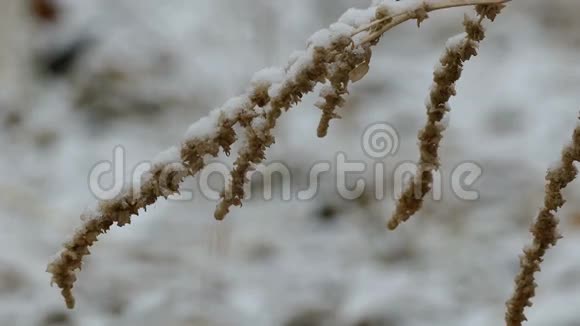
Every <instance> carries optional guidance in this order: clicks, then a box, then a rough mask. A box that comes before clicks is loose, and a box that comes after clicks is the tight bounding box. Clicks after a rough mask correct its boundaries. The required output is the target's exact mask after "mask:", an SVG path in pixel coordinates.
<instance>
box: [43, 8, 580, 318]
mask: <svg viewBox="0 0 580 326" xmlns="http://www.w3.org/2000/svg"><path fill="white" fill-rule="evenodd" d="M506 2H508V0H440V1H435V0H425V1H412V0H408V1H401V2H398V3H393V2H391V1H385V2H379V3H377V4H376V5H374V6H373V7H370V8H368V9H365V10H355V9H351V10H349V11H348V12H346V13H345V14H344V15H343V16H342V18H341V19H340V20H339V21H338V22H337V23H335V24H333V25H331V26H330V27H329V28H328V29H324V30H321V31H319V32H317V33H315V34H314V35H313V36H312V37H311V38H310V39H309V41H308V47H307V49H306V50H305V51H298V52H296V53H295V54H294V55H293V56H292V57H291V59H290V61H289V62H288V64H287V65H286V66H285V67H282V68H268V69H265V70H262V71H260V72H258V73H257V74H256V75H255V76H254V78H253V80H252V83H251V86H250V88H249V89H248V90H247V91H246V93H244V94H243V95H241V96H238V97H235V98H233V99H231V100H230V101H228V102H227V103H226V104H225V105H224V106H223V107H221V108H219V109H217V110H214V111H213V112H212V113H210V115H209V116H208V117H205V118H203V119H201V120H200V121H198V122H197V123H195V124H193V125H192V126H191V128H190V129H189V130H188V132H187V135H186V139H185V140H184V141H183V142H182V144H181V146H180V148H177V147H174V148H171V149H169V150H168V151H166V152H164V153H162V154H160V155H159V156H158V158H157V159H155V161H154V164H153V168H152V169H151V170H150V171H149V172H148V174H147V175H146V177H145V180H143V182H142V184H141V185H139V187H138V188H136V189H135V188H133V187H132V186H131V187H128V188H127V189H126V191H125V193H124V194H123V195H121V196H120V197H118V198H115V199H113V200H109V201H102V202H100V203H99V205H98V207H97V209H95V210H94V211H89V212H86V213H85V214H83V220H84V224H83V225H82V227H81V228H80V229H78V231H77V232H76V233H75V234H74V235H73V237H72V239H70V240H69V241H68V242H66V243H65V245H64V249H63V250H62V251H61V252H60V253H59V255H58V257H57V258H56V259H55V261H53V262H52V263H50V264H49V266H48V272H50V273H51V274H52V281H53V282H54V283H55V284H56V285H58V286H59V288H61V290H62V295H63V297H64V298H65V301H66V304H67V306H68V307H69V308H73V307H74V305H75V301H74V297H73V294H72V289H73V287H74V283H75V281H76V273H77V271H78V270H80V268H81V267H82V263H83V257H85V256H86V255H88V254H89V253H90V252H89V248H90V247H91V246H92V245H93V244H94V243H95V242H96V241H97V239H98V237H99V235H101V234H102V233H105V232H107V231H108V230H109V229H110V228H111V227H112V226H113V225H114V224H117V225H118V226H124V225H125V224H128V223H130V222H131V217H132V216H135V215H137V214H138V213H139V211H140V210H141V209H146V208H147V207H148V206H150V205H152V204H153V203H155V202H156V201H157V200H158V199H159V198H161V197H165V198H167V197H168V196H170V195H172V194H175V193H178V192H179V187H180V183H181V182H182V181H183V179H184V178H185V177H187V176H193V175H195V174H197V173H198V172H200V171H201V170H202V169H203V168H204V166H205V165H206V163H207V159H208V158H209V157H216V156H217V155H218V154H219V153H220V151H223V152H224V153H226V154H227V155H229V154H230V152H231V150H232V146H233V145H234V143H236V142H237V140H238V139H239V138H240V137H239V135H238V134H236V129H235V127H242V129H243V130H244V134H245V137H244V139H245V142H244V143H243V144H242V145H241V148H240V149H239V151H238V152H237V159H236V161H235V167H234V169H233V171H232V172H231V179H230V181H229V184H228V185H227V187H226V189H224V190H223V192H222V194H221V201H220V202H219V203H218V205H217V207H216V210H215V218H216V219H218V220H222V219H224V218H225V217H226V215H227V214H228V213H229V212H230V209H231V208H232V206H241V205H242V199H243V198H244V195H245V193H244V185H245V183H246V182H247V181H248V180H247V175H248V173H249V172H250V171H251V170H252V169H253V168H254V167H255V166H256V165H257V164H259V163H261V162H262V161H263V160H264V159H265V153H266V150H267V148H269V147H270V146H271V145H272V144H274V141H275V139H274V136H273V133H272V132H273V130H274V129H275V127H276V124H277V120H278V119H279V118H280V116H281V115H282V113H284V112H286V111H288V110H289V109H290V108H292V107H293V106H294V105H295V104H297V103H299V102H300V101H301V100H302V97H303V96H304V95H305V94H307V93H309V92H312V91H313V89H314V87H315V86H316V85H317V84H326V86H324V87H323V88H322V90H321V93H320V98H321V100H320V101H319V102H318V103H317V107H318V108H320V110H321V111H322V117H321V119H320V123H319V126H318V136H319V137H324V136H326V135H327V134H328V133H329V127H330V123H331V120H332V119H335V118H338V117H339V116H338V114H337V113H336V111H337V110H338V109H339V108H340V107H341V106H342V105H343V104H344V102H345V99H344V97H345V96H346V95H347V94H348V86H349V85H350V84H351V83H354V82H357V81H359V80H361V79H362V78H364V76H365V75H366V73H367V72H368V71H369V69H370V67H369V66H370V63H371V58H372V48H373V47H374V46H375V45H377V44H378V43H379V42H380V40H381V38H382V36H383V34H384V33H386V32H387V31H389V30H391V29H392V28H394V27H395V26H397V25H399V24H401V23H403V22H405V21H407V20H416V21H417V24H418V25H420V24H421V22H422V21H424V20H425V19H427V18H428V13H430V12H433V11H437V10H442V9H448V8H453V7H460V6H473V7H474V9H475V12H476V14H477V15H476V16H475V17H470V16H466V17H465V19H464V22H463V25H464V27H465V33H463V34H460V35H457V36H454V37H452V38H451V39H450V40H449V41H448V43H447V44H446V46H445V50H444V53H443V55H442V56H441V58H440V62H439V64H438V66H437V67H436V69H435V71H434V74H433V77H434V78H433V85H432V87H431V90H430V94H429V96H428V101H427V104H426V106H427V122H426V124H425V126H424V127H423V129H422V130H421V131H420V133H419V148H420V159H419V168H418V171H417V175H416V176H415V178H414V180H413V181H412V182H411V183H410V184H409V185H407V188H406V190H405V192H404V193H403V194H402V196H401V198H400V199H399V202H398V205H397V207H396V209H395V212H394V214H393V216H392V217H391V219H390V220H389V222H388V227H389V228H390V229H395V228H397V227H398V226H399V225H400V224H401V223H402V222H405V221H407V220H408V219H409V218H410V217H411V216H413V215H414V214H415V213H417V212H418V211H419V210H420V209H421V207H422V204H423V199H424V198H425V196H426V195H427V194H428V193H429V192H430V191H431V187H432V183H433V173H434V171H436V170H438V168H439V166H440V155H439V145H440V143H441V141H442V138H443V132H444V131H445V125H444V124H443V123H442V120H443V119H444V116H445V115H446V114H448V112H449V111H450V106H449V100H450V98H451V97H452V96H454V95H455V94H456V89H455V86H456V83H457V81H458V80H459V79H460V77H461V73H462V70H463V66H464V64H465V63H466V62H467V61H468V60H469V59H471V58H472V57H473V56H475V55H477V50H478V47H479V45H480V42H481V41H483V39H484V37H485V28H484V27H483V24H484V22H485V21H486V20H489V21H494V20H495V18H496V16H497V15H498V14H499V13H500V11H501V10H502V9H503V8H504V7H505V3H506ZM579 160H580V130H578V129H577V130H576V131H575V133H574V137H573V142H572V144H571V145H569V146H568V147H566V149H565V150H564V153H563V155H562V163H561V165H560V166H558V167H557V168H555V169H552V170H550V172H549V173H548V176H547V181H548V184H547V186H546V199H545V204H544V205H545V207H544V208H543V209H542V211H541V212H540V214H539V215H538V218H537V221H536V223H535V224H534V226H533V227H532V234H533V243H532V245H531V246H529V247H526V249H525V250H524V255H523V256H522V258H521V271H520V273H519V274H518V276H517V278H516V287H515V290H514V294H513V296H512V298H511V299H510V300H509V301H508V303H507V311H506V317H505V319H506V323H507V324H508V325H521V324H522V323H523V322H524V321H525V316H524V308H525V307H526V306H531V299H532V297H533V296H534V293H535V292H534V289H535V287H536V284H535V281H534V274H535V273H536V272H537V271H539V266H540V263H541V262H542V259H543V257H544V254H545V252H546V250H547V249H548V248H549V247H551V246H553V245H555V243H556V240H557V239H558V238H559V237H560V235H559V233H558V231H557V230H556V226H557V219H556V217H555V216H554V214H555V212H556V211H557V210H558V209H559V208H560V207H561V206H562V205H563V204H564V200H563V198H562V195H561V190H562V189H563V188H564V187H565V186H566V185H567V184H568V183H570V182H571V181H572V180H573V179H574V178H575V177H576V173H577V171H576V169H575V167H574V162H577V161H579Z"/></svg>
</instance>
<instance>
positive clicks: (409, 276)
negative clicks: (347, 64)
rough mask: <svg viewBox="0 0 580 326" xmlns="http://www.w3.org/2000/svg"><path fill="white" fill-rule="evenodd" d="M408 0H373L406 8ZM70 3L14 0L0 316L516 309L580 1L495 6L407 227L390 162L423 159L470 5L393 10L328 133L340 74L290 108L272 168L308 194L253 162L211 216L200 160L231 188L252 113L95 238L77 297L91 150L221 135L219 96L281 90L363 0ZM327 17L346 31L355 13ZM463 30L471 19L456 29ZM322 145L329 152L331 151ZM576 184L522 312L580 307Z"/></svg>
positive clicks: (5, 97)
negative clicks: (146, 203) (52, 64)
mask: <svg viewBox="0 0 580 326" xmlns="http://www.w3.org/2000/svg"><path fill="white" fill-rule="evenodd" d="M409 1H410V0H401V1H399V2H397V3H396V2H395V1H386V0H385V1H380V2H376V3H375V4H376V5H377V6H378V5H379V4H381V3H384V4H386V5H388V6H389V7H390V8H399V9H391V10H402V9H401V8H403V6H408V5H409V4H410V3H411V2H409ZM59 2H60V3H63V4H64V5H66V6H67V8H68V10H67V18H66V19H65V21H63V22H62V24H61V25H59V26H58V27H55V28H41V29H40V30H38V29H35V28H33V26H31V25H30V23H29V22H30V20H27V19H24V18H22V17H21V16H19V15H21V14H19V12H18V10H24V6H20V5H19V4H20V3H22V1H18V0H7V1H0V27H2V28H0V41H1V42H2V47H0V125H1V127H0V149H1V150H2V155H0V246H1V247H2V248H3V250H1V251H0V325H14V326H20V325H22V326H25V325H49V324H55V323H56V321H62V323H61V324H68V325H89V326H90V325H143V326H157V325H221V326H244V325H252V326H271V325H292V322H294V324H295V325H296V324H299V322H300V321H301V320H302V321H303V323H307V322H305V321H304V319H307V320H308V316H310V318H314V317H316V318H319V319H321V320H322V321H316V320H314V321H313V320H308V322H310V324H313V325H319V324H323V325H341V326H342V325H345V326H352V325H363V324H372V325H412V326H423V325H449V326H456V325H457V326H459V325H461V326H463V325H470V326H471V325H473V326H487V325H501V324H503V314H504V302H505V300H506V299H507V297H508V295H509V292H510V291H511V289H512V287H513V277H514V275H515V271H516V270H517V266H518V255H519V254H520V253H521V249H522V247H523V246H524V244H526V243H528V242H529V239H530V235H529V232H528V229H529V224H530V223H531V222H532V221H533V219H534V217H535V215H536V214H537V211H538V209H539V207H540V206H541V205H542V200H543V188H544V185H545V179H544V177H545V173H546V169H547V168H548V167H551V168H555V167H557V165H550V164H552V162H554V161H556V160H557V159H558V157H559V156H560V154H561V150H562V147H563V146H564V145H565V144H567V143H568V142H569V140H570V136H571V134H572V130H573V128H574V127H576V126H578V120H577V117H578V109H579V105H578V103H579V95H578V94H579V93H578V87H577V85H580V63H579V61H578V51H579V48H578V44H580V35H579V33H577V31H578V30H580V21H579V20H578V19H577V18H576V16H577V12H578V11H579V10H580V2H577V1H569V0H553V1H552V2H550V3H549V4H548V3H547V2H546V1H545V0H527V1H523V0H522V1H512V2H510V4H509V6H508V8H506V10H505V12H504V13H502V15H501V16H499V17H498V18H497V20H496V22H494V23H488V22H486V23H485V25H486V29H487V38H486V39H485V40H484V41H483V43H482V45H481V51H480V55H478V56H477V57H474V58H472V59H471V60H470V61H469V62H468V63H466V65H465V69H464V71H463V75H462V78H461V80H460V81H459V82H458V83H457V96H456V97H453V99H452V100H451V105H452V107H453V111H452V112H449V113H448V114H447V115H448V116H449V118H450V119H452V120H453V121H452V124H450V125H449V124H448V122H447V120H444V121H443V122H442V123H441V126H442V127H447V129H446V131H445V135H444V138H443V140H442V146H441V164H442V166H441V176H442V198H443V200H442V201H431V200H429V201H428V202H426V203H425V207H424V210H423V212H422V213H421V214H419V215H418V216H416V217H414V218H412V219H411V220H410V221H409V222H408V223H406V224H404V225H402V228H401V229H400V230H398V231H396V232H387V231H386V230H385V229H384V223H385V219H386V217H387V216H389V215H390V214H391V213H392V211H393V209H394V207H393V200H392V195H393V186H392V183H393V181H394V179H395V176H396V174H397V172H404V171H401V170H407V169H410V168H411V167H413V166H414V165H413V164H412V162H415V161H416V160H417V157H418V155H419V153H418V149H417V147H416V141H417V131H418V130H419V128H421V127H422V126H423V125H424V123H425V120H426V116H425V106H424V103H422V102H423V99H424V98H425V95H426V94H427V93H428V87H429V86H430V84H431V83H432V79H433V68H434V67H433V65H434V63H436V62H437V61H438V59H439V57H440V54H441V53H442V52H443V51H444V50H445V46H446V40H447V38H448V37H449V36H452V35H453V34H455V33H459V32H461V31H462V18H463V14H464V13H468V14H469V13H472V10H471V9H453V10H449V11H448V12H445V13H443V12H441V13H438V12H434V13H431V18H430V19H429V20H428V21H426V22H425V24H424V25H423V26H422V27H421V29H419V30H417V28H416V26H415V25H414V24H413V22H410V23H407V24H403V25H401V26H400V27H398V28H396V29H393V30H392V31H389V32H388V34H386V35H385V37H384V38H383V39H382V40H381V43H380V44H379V46H377V47H376V48H374V49H373V50H374V53H373V61H372V65H371V70H370V72H369V73H368V75H367V76H366V77H365V78H364V79H362V80H361V81H360V82H357V83H356V84H353V85H352V86H351V87H350V89H349V91H350V94H349V95H348V96H346V99H347V103H346V105H345V107H344V108H343V109H341V115H343V116H344V119H342V120H336V121H333V123H332V125H331V128H330V130H329V133H328V136H327V137H326V138H324V139H318V138H317V137H316V128H317V125H318V122H319V120H320V114H321V113H320V110H318V109H316V108H315V107H314V103H315V102H316V101H318V100H319V93H320V91H321V90H322V91H323V92H325V91H328V89H325V88H324V86H319V87H317V88H316V89H315V90H314V92H313V94H312V95H310V96H306V97H305V98H304V100H303V103H301V104H300V105H298V106H297V107H296V108H295V109H293V110H291V111H290V112H288V113H285V114H284V115H283V116H282V117H281V118H280V119H279V120H278V122H277V127H276V129H275V130H274V135H275V136H276V143H275V144H274V145H273V146H271V148H269V149H268V151H267V160H266V161H265V162H264V163H265V166H263V167H262V168H260V169H258V170H259V171H271V169H268V167H269V166H268V164H269V163H272V162H276V163H283V164H284V165H285V166H287V167H288V168H289V169H290V171H291V173H290V175H291V177H292V184H291V185H292V191H293V193H294V191H295V190H296V192H298V191H301V190H305V189H308V185H309V184H310V185H317V186H318V188H315V189H310V192H311V193H314V194H315V196H314V198H312V199H309V200H298V199H296V198H297V197H298V196H293V198H295V199H293V200H291V201H287V200H283V199H281V190H282V189H283V188H282V186H281V184H280V180H281V178H279V176H278V174H275V175H272V178H271V179H272V180H273V190H272V195H273V199H271V200H266V199H263V197H264V196H263V195H262V188H263V182H262V181H263V179H264V176H267V175H259V174H258V175H256V176H255V177H253V178H252V183H251V184H252V188H251V190H252V193H251V194H252V196H251V197H252V198H251V199H249V200H246V201H244V203H243V207H241V208H237V207H236V208H234V209H232V212H231V214H230V216H229V217H228V218H227V220H226V221H224V222H221V223H217V222H215V221H214V220H213V210H214V209H215V206H216V202H215V201H214V200H210V199H206V197H207V198H211V196H209V195H208V194H207V193H204V192H203V191H202V190H201V189H203V186H206V185H204V183H205V182H204V181H207V187H209V188H210V189H213V190H215V192H217V193H219V192H220V191H221V190H222V189H223V186H224V184H223V179H228V178H229V169H230V168H231V167H232V162H233V160H235V158H236V150H237V149H239V147H240V143H243V140H244V137H243V134H244V133H243V130H239V131H240V132H241V133H240V135H241V137H240V143H237V144H235V146H234V148H233V149H232V155H231V157H218V158H211V160H209V158H208V161H207V162H208V163H209V164H208V170H207V172H212V174H211V177H208V179H207V180H204V179H203V178H200V176H198V177H197V178H188V179H187V180H186V181H185V183H184V187H183V188H182V196H180V199H178V198H172V199H170V200H167V201H166V200H160V201H159V202H157V203H155V204H154V205H152V206H151V207H149V208H148V209H147V212H140V214H139V216H138V217H135V218H133V219H132V224H131V225H128V226H126V227H123V228H117V227H113V228H112V229H111V230H110V232H108V233H107V234H104V235H101V236H100V237H99V241H98V243H96V245H95V247H94V248H92V249H91V255H90V256H88V257H87V259H86V261H85V264H84V265H83V270H82V271H81V272H80V273H79V275H78V282H77V284H76V285H75V289H74V291H75V294H76V296H77V308H76V309H77V310H75V311H73V312H68V311H66V308H65V307H64V304H63V301H62V298H61V297H60V293H59V290H58V289H57V288H56V287H50V275H49V274H48V273H46V272H45V268H46V264H47V263H48V262H49V260H50V257H51V256H52V257H54V256H53V255H54V254H55V253H57V252H58V251H59V250H60V248H61V245H62V243H63V242H65V241H66V240H67V236H69V235H70V234H71V233H72V232H73V231H74V229H75V228H78V227H79V226H80V225H81V223H80V221H79V219H78V217H79V216H80V215H81V213H83V211H84V212H85V214H84V215H83V216H84V218H89V219H90V218H94V217H96V214H97V213H98V206H97V207H92V206H91V207H89V208H88V209H87V210H85V207H86V205H87V203H93V202H94V200H95V199H94V197H93V194H92V193H91V192H90V188H89V186H88V185H87V180H88V176H89V173H90V171H91V169H93V168H94V167H95V166H96V165H97V164H99V163H100V162H103V161H111V163H112V161H113V158H112V150H113V148H115V147H116V146H119V145H121V146H123V148H124V149H125V150H126V156H125V158H124V166H125V170H126V173H125V174H126V175H125V177H126V178H128V176H129V175H130V173H131V171H132V169H133V168H134V167H136V166H137V165H139V164H141V163H142V162H151V163H155V162H158V163H160V164H162V163H165V162H171V161H172V160H174V159H177V160H179V153H178V151H177V150H176V148H171V149H170V150H169V151H167V152H165V153H163V154H162V155H161V156H158V157H157V158H155V156H156V154H157V153H159V152H161V151H163V150H164V149H166V148H168V147H169V146H172V145H177V146H179V144H180V142H181V141H182V140H183V131H184V130H186V129H187V128H188V126H189V125H190V124H192V123H193V122H195V121H198V120H199V119H200V118H201V117H204V116H206V115H208V114H210V116H209V117H207V118H204V119H202V120H201V121H200V122H197V123H195V124H194V125H193V126H192V127H191V129H190V131H189V133H188V135H187V137H188V138H191V137H193V138H196V137H202V138H205V137H212V136H213V135H214V133H215V130H216V126H217V123H218V122H219V121H218V120H219V118H220V116H222V115H223V116H225V117H228V116H231V115H233V114H236V112H238V111H237V110H239V109H240V108H242V107H246V106H247V105H250V104H249V103H248V102H247V96H248V94H247V93H244V92H245V91H247V90H248V87H251V86H252V84H253V83H268V84H270V83H271V84H272V87H271V89H270V94H271V95H275V94H276V93H277V91H278V90H279V88H280V87H281V85H282V83H283V82H284V81H285V80H286V79H289V80H290V79H291V78H293V76H295V73H296V71H298V69H299V68H300V67H303V66H304V65H307V64H309V62H311V61H310V60H311V58H312V56H311V55H312V52H311V50H312V49H309V50H304V48H305V45H306V41H307V40H308V37H309V36H310V35H312V34H313V33H314V32H315V31H317V30H319V29H320V28H323V27H325V26H329V25H330V24H332V23H333V22H335V21H336V20H337V18H338V17H339V16H340V15H341V13H342V12H344V11H346V9H347V8H349V7H354V6H356V7H364V6H365V5H367V2H365V1H362V2H361V1H360V0H333V1H330V0H295V1H286V2H281V1H261V0H236V1H234V0H227V1H214V0H196V1H185V0H166V1H159V0H123V1H100V0H85V1H73V0H63V1H59ZM18 8H21V9H18ZM376 9H377V7H374V8H371V9H356V10H354V9H353V10H350V11H348V12H347V13H346V14H345V15H343V17H342V18H341V23H342V24H346V25H348V26H351V28H356V27H358V26H360V25H362V24H365V23H368V22H370V21H371V20H372V19H373V18H374V15H375V11H376ZM18 17H19V19H17V18H18ZM558 22H559V23H558ZM562 22H565V24H564V23H562ZM329 30H330V31H331V33H330V34H331V36H329V37H330V38H332V37H333V36H332V35H335V34H333V33H335V32H336V33H337V34H336V35H346V34H347V33H348V31H349V28H348V27H346V26H344V25H333V26H331V27H330V28H329ZM85 32H86V33H89V34H90V35H89V38H91V39H94V40H95V43H93V44H92V47H89V48H88V49H87V52H86V54H87V55H86V57H83V59H82V60H80V61H78V62H77V64H76V68H75V69H74V72H73V73H72V75H69V76H66V77H59V78H39V76H38V75H35V74H33V73H32V71H31V69H32V67H34V64H32V63H31V61H30V60H31V59H30V58H29V56H30V57H31V56H33V55H32V54H33V53H32V52H31V51H30V49H28V48H27V46H28V45H27V44H29V43H27V42H32V45H33V46H35V47H36V46H37V45H38V42H41V43H42V44H44V45H43V47H44V46H45V45H46V44H66V43H68V42H72V41H74V40H75V39H77V38H78V37H81V36H83V35H86V34H84V33H85ZM363 34H364V33H361V35H363ZM321 35H322V34H321ZM327 36H328V35H327ZM359 37H360V36H359ZM27 39H28V40H27ZM23 40H24V41H23ZM38 40H40V41H38ZM37 41H38V42H37ZM327 41H328V39H324V38H321V42H327ZM458 44H460V40H459V36H458V37H456V38H454V39H453V40H452V41H451V42H450V43H449V44H448V45H449V46H451V47H453V46H458ZM293 52H294V54H292V53H293ZM34 54H35V55H37V54H38V53H34ZM289 54H291V55H290V57H291V59H290V63H293V62H295V65H294V66H293V67H292V68H290V69H288V74H286V72H285V71H286V69H280V68H267V69H265V70H262V71H260V69H261V68H262V67H268V66H280V67H284V68H286V67H287V63H288V62H287V59H288V55H289ZM256 71H259V72H258V73H255V72H256ZM236 94H241V96H238V97H234V99H232V100H228V99H230V98H232V96H235V95H236ZM152 108H153V109H152ZM212 108H216V109H214V110H212ZM267 109H268V108H266V109H265V110H267ZM256 110H257V113H258V114H263V113H264V112H265V110H264V109H261V108H256ZM210 112H211V113H210ZM14 113H17V114H16V115H14ZM261 123H264V120H263V119H257V120H256V121H255V122H254V124H255V126H260V124H261ZM376 123H387V124H389V125H390V126H392V127H393V128H394V129H396V131H397V136H398V141H399V151H398V152H397V154H396V155H394V156H388V157H386V158H385V159H384V160H380V161H378V162H377V161H376V160H375V159H373V158H370V157H367V155H365V150H364V147H363V145H364V143H363V141H364V139H363V135H364V131H365V130H368V128H370V127H372V126H376ZM339 153H343V154H344V155H345V157H346V159H347V162H360V163H362V164H363V165H364V166H366V167H367V169H366V171H365V172H362V173H353V174H352V175H349V178H348V180H347V185H354V184H355V183H354V182H356V180H358V179H361V180H366V181H368V182H367V188H366V189H365V190H366V191H365V197H364V198H362V199H361V200H357V201H355V202H353V201H348V200H343V199H341V198H340V196H339V195H338V193H337V191H336V186H335V184H336V179H337V173H336V170H337V169H336V168H337V167H336V161H337V155H338V154H339ZM153 158H155V159H154V160H153V161H151V159H153ZM326 164H328V165H329V166H330V167H331V169H330V171H328V172H321V171H326V170H325V169H324V167H325V166H326ZM382 166H384V176H385V180H383V181H384V190H385V191H384V193H385V195H386V198H383V199H380V200H375V199H374V193H375V188H376V187H377V186H379V185H380V184H379V183H378V182H375V180H374V178H373V175H374V170H375V168H377V167H382ZM466 166H467V167H473V166H478V167H480V168H481V170H482V171H483V174H482V176H481V177H480V179H478V181H477V182H476V183H475V184H473V185H472V186H470V187H468V188H470V189H464V190H476V191H477V192H478V193H479V196H480V199H479V200H476V201H464V200H461V199H460V197H459V196H460V194H461V191H455V190H457V189H455V190H454V189H452V188H451V185H452V184H453V182H452V181H453V180H454V179H452V178H453V177H454V176H455V177H457V176H459V177H461V176H462V174H461V172H462V171H464V170H462V168H465V167H466ZM410 170H411V169H410ZM318 172H320V173H318ZM257 173H260V172H257ZM454 173H455V174H454ZM109 174H110V173H109ZM109 174H107V177H108V176H109ZM103 177H104V176H103ZM351 181H352V182H351ZM207 187H206V188H207ZM579 187H580V183H579V182H574V183H572V184H571V185H570V186H569V187H568V189H567V190H566V192H565V197H566V199H567V200H568V202H567V203H566V205H565V207H564V208H563V209H562V210H561V211H559V212H558V216H559V217H560V219H561V225H560V229H561V231H562V233H563V234H564V238H563V239H562V240H561V241H559V243H558V244H557V246H555V247H554V248H552V249H550V251H549V252H548V253H547V256H546V260H545V262H544V264H543V266H542V272H541V273H539V274H538V285H539V287H538V291H537V297H536V298H535V299H534V300H533V301H534V306H533V307H532V308H530V309H529V310H528V311H529V312H528V313H527V316H528V319H529V322H528V323H527V324H526V326H528V325H529V326H541V325H576V324H577V319H578V318H577V315H578V314H577V312H576V310H577V309H576V307H577V306H578V304H577V303H578V302H579V301H580V300H579V299H578V298H579V296H578V293H580V282H578V276H577V275H580V260H578V259H577V257H578V247H579V243H580V229H579V227H578V225H579V224H578V215H579V212H580V201H578V200H577V198H578V196H580V188H579ZM459 190H462V189H459ZM300 317H302V318H303V319H301V318H300ZM316 318H314V319H316Z"/></svg>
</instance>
